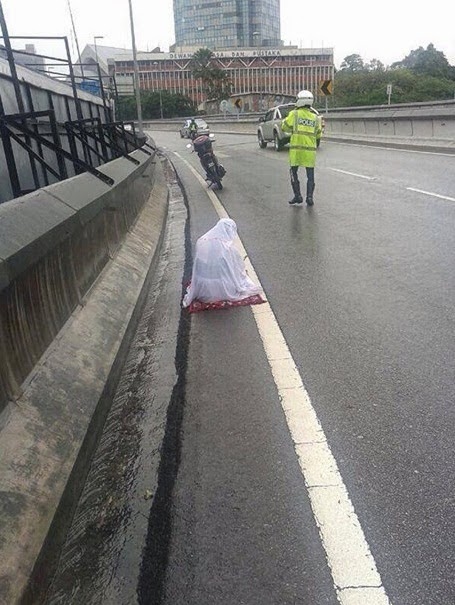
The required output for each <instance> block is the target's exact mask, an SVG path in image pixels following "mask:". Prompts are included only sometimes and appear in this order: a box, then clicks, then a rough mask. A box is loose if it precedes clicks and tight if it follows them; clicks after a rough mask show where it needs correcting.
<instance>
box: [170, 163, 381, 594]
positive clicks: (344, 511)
mask: <svg viewBox="0 0 455 605" xmlns="http://www.w3.org/2000/svg"><path fill="white" fill-rule="evenodd" d="M175 155H176V156H178V157H179V158H180V159H181V160H182V161H183V162H184V163H185V164H186V165H187V166H188V167H189V169H190V170H191V172H192V173H193V174H194V175H195V176H196V178H197V179H198V180H199V181H200V182H201V184H203V186H204V187H206V183H205V181H204V180H203V178H202V177H201V176H200V174H199V173H198V172H197V171H196V170H195V169H194V168H193V167H192V166H191V164H189V162H187V161H186V160H185V159H183V158H182V157H181V156H180V155H179V154H178V153H175ZM206 192H207V195H208V196H209V198H210V200H211V202H212V204H213V206H214V208H215V210H216V212H217V214H218V216H219V217H220V218H228V217H229V215H228V214H227V212H226V210H225V209H224V207H223V206H222V204H221V202H220V201H219V199H218V197H217V196H216V195H215V194H214V193H213V191H211V190H209V189H206ZM238 245H239V247H240V250H241V251H242V255H243V257H246V260H245V264H246V267H247V270H248V273H249V275H250V277H251V278H252V279H253V280H255V281H256V283H258V284H260V281H259V279H258V276H257V275H256V271H255V270H254V267H253V265H252V264H251V262H250V260H249V259H248V257H247V255H246V251H245V248H244V247H243V244H242V243H241V241H240V239H239V244H238ZM261 287H262V286H261ZM251 310H252V312H253V316H254V319H255V321H256V325H257V327H258V330H259V334H260V336H261V339H262V343H263V346H264V350H265V353H266V355H267V360H268V362H269V366H270V369H271V372H272V376H273V379H274V381H275V384H276V387H277V390H278V395H279V398H280V402H281V406H282V408H283V411H284V414H285V417H286V420H287V424H288V427H289V431H290V433H291V436H292V440H293V442H294V448H295V451H296V454H297V457H298V460H299V464H300V468H301V471H302V474H303V477H304V480H305V485H306V487H307V489H308V494H309V497H310V501H311V507H312V509H313V514H314V517H315V520H316V523H317V526H318V528H319V534H320V536H321V541H322V544H323V546H324V549H325V552H326V556H327V561H328V565H329V567H330V570H331V572H332V578H333V582H334V586H335V591H336V594H337V598H338V601H339V602H340V603H341V605H390V601H389V598H388V597H387V595H386V592H385V590H384V587H383V586H382V581H381V577H380V575H379V573H378V571H377V569H376V563H375V561H374V559H373V556H372V554H371V552H370V548H369V546H368V544H367V541H366V539H365V536H364V533H363V530H362V528H361V526H360V522H359V519H358V517H357V515H356V513H355V511H354V507H353V506H352V503H351V500H350V498H349V494H348V492H347V489H346V487H345V485H344V482H343V479H342V477H341V474H340V471H339V470H338V466H337V463H336V460H335V458H334V457H333V455H332V452H331V450H330V447H329V444H328V442H327V439H326V437H325V434H324V431H323V429H322V426H321V424H320V423H319V420H318V417H317V415H316V412H315V410H314V408H313V406H312V404H311V401H310V397H309V395H308V393H307V391H306V389H305V386H304V384H303V382H302V379H301V377H300V374H299V371H298V370H297V368H296V365H295V362H294V359H293V358H292V355H291V352H290V351H289V348H288V346H287V344H286V341H285V339H284V336H283V334H282V332H281V329H280V327H279V325H278V322H277V320H276V318H275V315H274V313H273V311H272V308H271V307H270V305H269V303H268V302H266V303H264V304H262V305H254V306H252V307H251Z"/></svg>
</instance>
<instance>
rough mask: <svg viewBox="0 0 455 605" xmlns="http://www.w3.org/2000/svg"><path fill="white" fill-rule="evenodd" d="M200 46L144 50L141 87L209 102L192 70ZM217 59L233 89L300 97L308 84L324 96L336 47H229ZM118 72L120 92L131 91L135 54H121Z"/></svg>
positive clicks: (140, 56) (116, 62)
mask: <svg viewBox="0 0 455 605" xmlns="http://www.w3.org/2000/svg"><path fill="white" fill-rule="evenodd" d="M196 50H197V49H196V48H194V49H185V51H184V52H169V53H161V52H151V53H138V55H137V59H138V65H139V79H140V86H141V89H144V90H168V91H170V92H172V93H181V94H183V95H185V96H188V97H190V98H191V99H193V101H195V102H196V103H198V104H200V103H202V102H203V101H206V100H207V99H206V94H205V91H204V88H203V84H202V81H200V80H195V79H194V78H193V76H192V74H191V57H192V55H193V54H194V52H196ZM214 57H215V59H214V64H216V66H217V67H219V68H220V69H223V70H224V71H225V72H226V73H227V74H228V76H229V77H230V80H231V82H232V84H233V94H234V95H235V94H242V93H250V92H257V93H264V94H272V95H273V94H277V95H279V94H282V95H291V96H295V95H296V94H297V93H298V92H299V90H302V88H307V89H308V90H311V91H312V92H313V94H314V96H315V98H316V101H318V100H320V93H319V90H318V88H319V86H320V83H321V82H323V81H326V80H333V76H334V63H333V49H332V48H303V49H302V48H300V49H299V48H295V47H280V48H277V49H259V48H251V49H232V50H229V49H224V50H220V51H215V52H214ZM113 68H114V71H115V75H116V81H117V86H118V90H119V93H120V94H122V92H123V94H131V86H132V77H133V61H132V56H125V55H123V56H121V57H116V58H115V60H114V66H113Z"/></svg>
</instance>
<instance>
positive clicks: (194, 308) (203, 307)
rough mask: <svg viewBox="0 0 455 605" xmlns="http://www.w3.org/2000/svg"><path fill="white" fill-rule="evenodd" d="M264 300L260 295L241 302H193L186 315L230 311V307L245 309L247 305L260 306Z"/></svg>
mask: <svg viewBox="0 0 455 605" xmlns="http://www.w3.org/2000/svg"><path fill="white" fill-rule="evenodd" d="M264 302H265V300H264V299H263V298H262V297H261V295H260V294H254V295H253V296H247V297H246V298H242V299H241V300H217V301H216V302H209V303H205V302H201V301H200V300H193V302H192V303H191V304H190V306H189V307H188V313H199V312H200V311H210V310H212V309H230V308H231V307H245V306H247V305H260V304H261V303H264Z"/></svg>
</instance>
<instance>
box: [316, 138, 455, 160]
mask: <svg viewBox="0 0 455 605" xmlns="http://www.w3.org/2000/svg"><path fill="white" fill-rule="evenodd" d="M326 142H327V143H330V144H331V145H348V146H349V147H363V148H364V149H365V147H369V148H370V149H381V150H382V151H401V152H403V153H426V154H428V153H429V154H431V155H442V156H444V157H446V158H453V157H454V154H453V152H452V153H450V152H447V153H445V152H444V151H432V150H431V149H425V150H424V149H405V148H404V147H386V146H385V145H367V144H365V143H364V144H362V143H348V142H347V141H346V142H343V141H331V140H330V139H327V140H326Z"/></svg>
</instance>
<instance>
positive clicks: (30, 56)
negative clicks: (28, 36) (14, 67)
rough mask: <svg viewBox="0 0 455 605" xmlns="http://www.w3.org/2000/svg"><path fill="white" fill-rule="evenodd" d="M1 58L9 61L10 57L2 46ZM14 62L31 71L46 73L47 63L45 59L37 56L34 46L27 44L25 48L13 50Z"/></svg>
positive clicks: (0, 48) (0, 50) (0, 49)
mask: <svg viewBox="0 0 455 605" xmlns="http://www.w3.org/2000/svg"><path fill="white" fill-rule="evenodd" d="M0 56H1V57H3V58H5V59H7V58H8V55H7V52H6V48H5V47H4V46H2V45H0ZM13 56H14V62H15V63H16V64H19V65H24V66H25V67H28V68H29V69H34V70H36V71H44V68H45V62H44V57H41V56H39V55H37V54H36V48H35V45H34V44H26V45H25V48H24V49H23V50H22V49H17V50H13Z"/></svg>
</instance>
